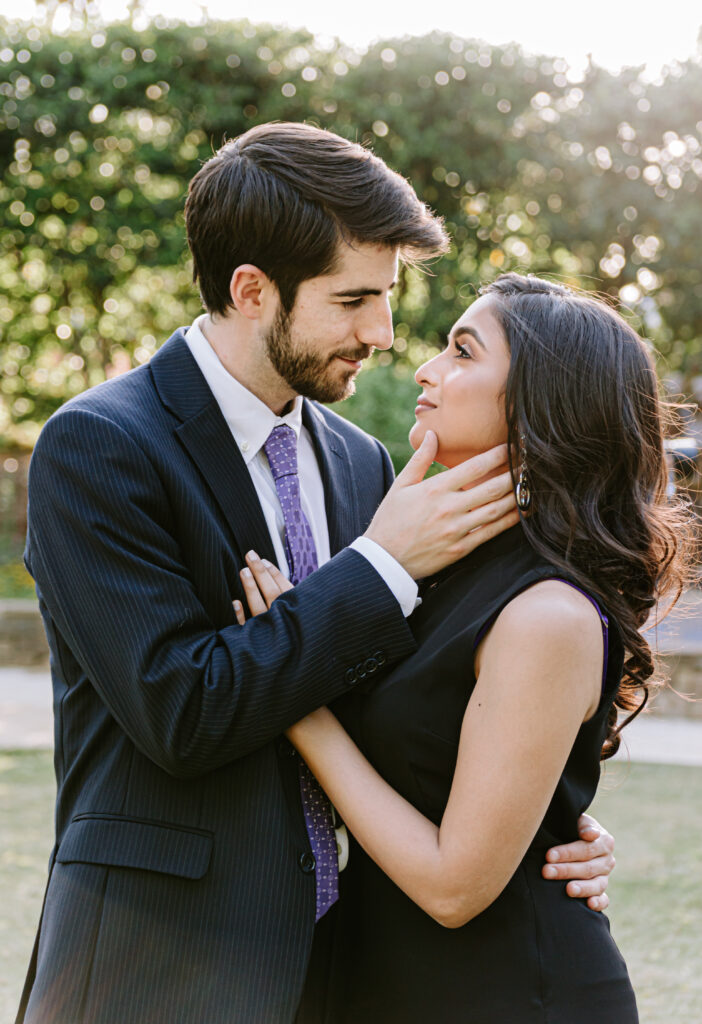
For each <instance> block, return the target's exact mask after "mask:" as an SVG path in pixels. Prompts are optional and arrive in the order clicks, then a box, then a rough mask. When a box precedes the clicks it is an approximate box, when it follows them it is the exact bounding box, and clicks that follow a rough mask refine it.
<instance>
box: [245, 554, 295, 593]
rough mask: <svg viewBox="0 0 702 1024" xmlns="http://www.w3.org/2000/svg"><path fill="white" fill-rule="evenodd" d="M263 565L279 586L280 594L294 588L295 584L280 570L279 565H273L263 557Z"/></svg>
mask: <svg viewBox="0 0 702 1024" xmlns="http://www.w3.org/2000/svg"><path fill="white" fill-rule="evenodd" d="M261 565H263V566H264V567H265V569H266V571H267V572H268V575H269V576H270V578H271V579H272V580H273V582H274V583H275V585H276V587H277V588H278V594H284V593H285V592H286V591H287V590H293V589H294V585H293V584H292V583H291V582H290V580H289V579H288V578H287V577H286V576H283V574H282V572H281V571H280V569H279V568H278V566H277V565H273V563H272V562H269V561H268V560H267V559H266V558H262V559H261ZM252 568H253V567H252ZM278 594H276V597H277V596H278Z"/></svg>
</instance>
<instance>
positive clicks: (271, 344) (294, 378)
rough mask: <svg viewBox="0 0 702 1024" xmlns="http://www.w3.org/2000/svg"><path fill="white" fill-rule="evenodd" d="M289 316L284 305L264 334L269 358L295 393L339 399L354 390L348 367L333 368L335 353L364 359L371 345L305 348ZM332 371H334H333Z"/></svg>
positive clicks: (319, 400)
mask: <svg viewBox="0 0 702 1024" xmlns="http://www.w3.org/2000/svg"><path fill="white" fill-rule="evenodd" d="M291 327H292V316H291V314H290V313H286V312H285V311H284V310H283V309H280V310H279V311H278V315H277V316H276V319H275V322H274V323H273V326H272V327H271V329H270V331H269V332H268V334H267V335H266V337H265V339H264V340H265V344H266V351H267V353H268V358H269V359H270V361H271V364H272V365H273V368H274V369H275V370H276V372H277V373H278V375H279V376H280V377H282V378H283V380H284V381H285V383H286V384H287V385H288V386H289V387H291V388H292V390H293V391H295V393H296V394H298V395H304V396H305V398H312V399H314V400H315V401H317V402H340V401H341V400H342V399H344V398H348V397H349V396H350V395H352V394H353V393H354V391H355V390H356V384H355V381H354V379H353V378H354V376H355V374H356V373H357V371H356V370H354V369H352V368H351V367H349V368H348V371H347V372H346V373H343V372H342V373H339V368H338V367H334V370H333V369H332V365H331V364H332V363H334V362H335V360H336V357H337V356H343V357H344V359H352V360H354V361H358V360H362V359H367V358H368V356H369V355H370V354H371V352H372V348H370V347H369V346H368V345H363V346H362V348H361V349H357V350H356V351H355V352H336V353H334V354H333V355H332V354H330V355H319V354H318V353H317V352H310V351H305V350H304V348H302V346H300V345H299V344H298V345H296V344H295V342H293V339H292V331H291ZM334 371H335V372H334Z"/></svg>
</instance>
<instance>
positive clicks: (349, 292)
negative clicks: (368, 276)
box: [332, 281, 397, 299]
mask: <svg viewBox="0 0 702 1024" xmlns="http://www.w3.org/2000/svg"><path fill="white" fill-rule="evenodd" d="M396 284H397V281H393V282H392V284H391V285H390V287H389V288H388V291H392V290H393V288H394V287H395V285H396ZM382 294H383V290H382V288H348V289H346V290H345V291H342V292H332V296H333V297H334V298H335V299H362V298H363V296H364V295H382Z"/></svg>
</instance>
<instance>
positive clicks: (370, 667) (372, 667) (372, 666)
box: [363, 658, 378, 672]
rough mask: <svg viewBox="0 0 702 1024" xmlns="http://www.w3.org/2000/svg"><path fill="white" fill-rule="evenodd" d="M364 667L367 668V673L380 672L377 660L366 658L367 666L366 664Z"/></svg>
mask: <svg viewBox="0 0 702 1024" xmlns="http://www.w3.org/2000/svg"><path fill="white" fill-rule="evenodd" d="M363 667H364V668H365V670H366V672H377V671H378V662H377V661H376V660H375V658H366V661H365V664H364V666H363Z"/></svg>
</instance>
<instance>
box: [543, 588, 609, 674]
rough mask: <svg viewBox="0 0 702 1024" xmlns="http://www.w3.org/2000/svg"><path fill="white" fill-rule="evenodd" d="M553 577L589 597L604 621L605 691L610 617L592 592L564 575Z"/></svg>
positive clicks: (603, 668)
mask: <svg viewBox="0 0 702 1024" xmlns="http://www.w3.org/2000/svg"><path fill="white" fill-rule="evenodd" d="M551 579H555V580H558V581H559V583H566V584H567V585H568V586H569V587H572V588H573V590H577V591H579V592H580V593H581V594H582V595H583V597H586V598H587V599H588V601H589V602H590V604H591V605H592V606H593V607H594V609H595V611H596V612H597V614H598V615H599V617H600V622H601V623H602V643H603V645H604V652H603V658H602V692H603V693H604V688H605V683H606V682H607V661H608V659H609V619H608V618H607V616H606V615H605V613H604V612H603V611H602V609H601V608H600V606H599V604H598V603H597V601H596V600H595V599H594V597H593V596H592V594H588V592H587V590H583V588H582V587H579V586H578V585H577V583H571V581H570V580H564V579H563V577H562V576H552V577H551Z"/></svg>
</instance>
